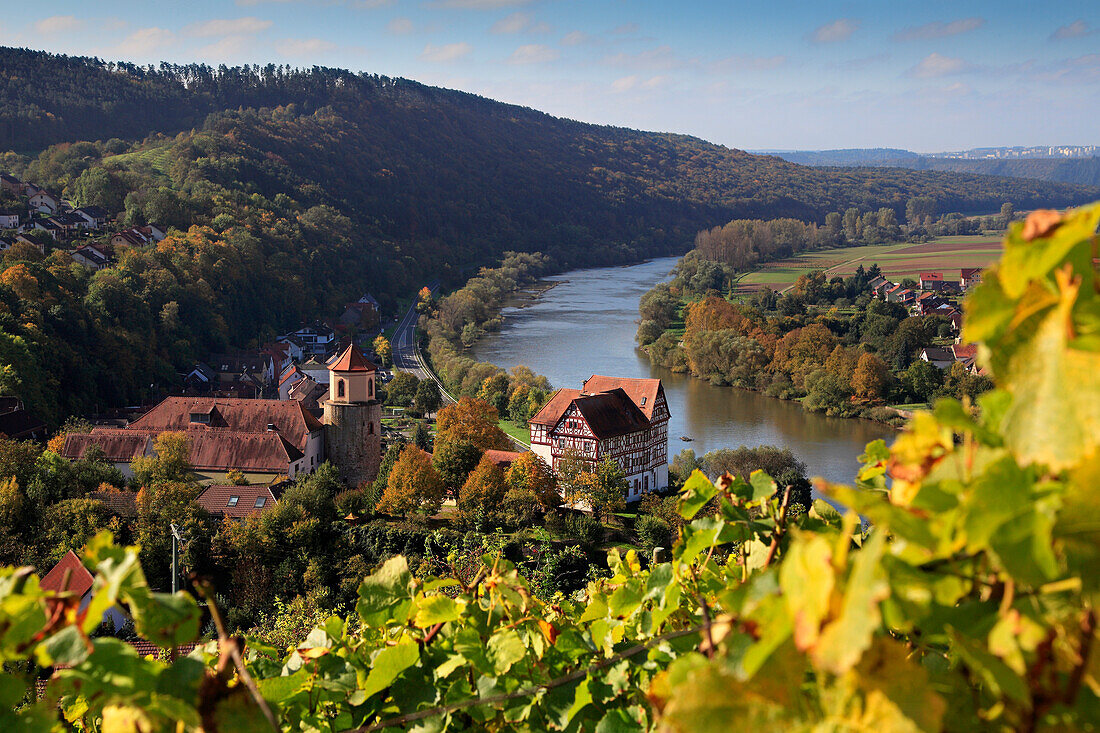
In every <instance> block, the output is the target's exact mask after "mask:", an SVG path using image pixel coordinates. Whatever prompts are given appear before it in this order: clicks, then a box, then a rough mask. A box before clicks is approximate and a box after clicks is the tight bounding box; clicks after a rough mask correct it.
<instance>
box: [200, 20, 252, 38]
mask: <svg viewBox="0 0 1100 733" xmlns="http://www.w3.org/2000/svg"><path fill="white" fill-rule="evenodd" d="M270 27H271V21H270V20H265V19H263V18H250V17H246V18H215V19H213V20H207V21H204V22H202V23H196V24H195V25H192V26H189V27H188V28H187V32H188V33H190V34H191V35H192V36H198V37H199V38H210V37H217V36H249V35H253V34H255V33H262V32H263V31H266V30H267V29H268V28H270Z"/></svg>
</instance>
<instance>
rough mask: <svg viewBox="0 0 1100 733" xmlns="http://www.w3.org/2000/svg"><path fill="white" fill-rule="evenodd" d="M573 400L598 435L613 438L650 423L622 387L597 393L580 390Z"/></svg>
mask: <svg viewBox="0 0 1100 733" xmlns="http://www.w3.org/2000/svg"><path fill="white" fill-rule="evenodd" d="M573 404H575V405H576V406H577V409H578V410H580V413H581V415H583V416H584V419H585V422H587V423H588V427H589V428H590V429H591V430H592V432H593V433H594V434H595V435H596V437H597V438H614V437H616V436H618V435H626V434H628V433H636V432H638V431H639V430H645V429H646V428H648V427H649V418H647V417H646V416H645V414H644V413H643V412H642V411H641V410H640V409H639V408H638V406H637V405H636V404H635V403H634V401H633V400H632V399H630V395H628V394H627V393H626V392H625V391H624V390H623V389H622V388H621V387H619V388H616V389H613V390H611V391H610V392H600V393H599V394H593V395H586V394H582V395H581V396H580V397H577V398H576V399H575V400H573Z"/></svg>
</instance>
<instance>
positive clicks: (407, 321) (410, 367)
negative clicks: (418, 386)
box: [390, 283, 455, 403]
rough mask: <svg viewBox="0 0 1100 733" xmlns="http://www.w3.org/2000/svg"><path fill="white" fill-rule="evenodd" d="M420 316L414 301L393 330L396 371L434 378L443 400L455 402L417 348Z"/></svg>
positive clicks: (435, 286)
mask: <svg viewBox="0 0 1100 733" xmlns="http://www.w3.org/2000/svg"><path fill="white" fill-rule="evenodd" d="M438 286H439V284H438V283H433V284H432V285H429V286H428V287H430V288H431V289H432V290H435V289H436V288H437V287H438ZM419 317H420V314H418V313H417V312H416V303H413V305H412V307H411V308H409V311H408V313H406V314H405V315H404V316H403V317H402V318H401V321H400V322H399V323H398V324H397V328H396V329H395V330H394V332H393V340H392V341H390V350H391V351H392V355H393V368H394V371H402V372H411V373H412V374H414V375H415V376H416V378H417V379H431V380H434V381H435V382H436V384H438V385H439V394H440V395H442V397H443V401H444V402H446V403H450V402H454V401H455V400H454V398H453V397H451V396H450V395H449V394H447V389H446V387H444V386H443V385H442V384H441V383H440V382H439V380H438V379H436V377H435V375H434V374H432V373H431V372H430V371H428V369H427V368H426V367H425V365H424V362H423V360H422V359H421V357H420V352H419V351H418V350H417V348H416V321H417V319H419Z"/></svg>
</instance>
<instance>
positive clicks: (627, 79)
mask: <svg viewBox="0 0 1100 733" xmlns="http://www.w3.org/2000/svg"><path fill="white" fill-rule="evenodd" d="M668 80H669V77H668V76H667V75H665V74H658V75H657V76H651V77H649V78H648V79H645V78H642V77H640V76H638V75H637V74H631V75H630V76H624V77H621V78H619V79H616V80H615V81H613V82H611V91H614V92H629V91H630V90H631V89H657V88H658V87H661V86H664V84H665V82H667V81H668Z"/></svg>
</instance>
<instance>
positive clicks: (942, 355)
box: [921, 346, 955, 361]
mask: <svg viewBox="0 0 1100 733" xmlns="http://www.w3.org/2000/svg"><path fill="white" fill-rule="evenodd" d="M921 353H922V354H924V355H925V356H927V357H928V361H955V354H953V353H952V352H951V351H950V350H949V349H945V348H943V347H942V346H925V347H924V348H923V349H921Z"/></svg>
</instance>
